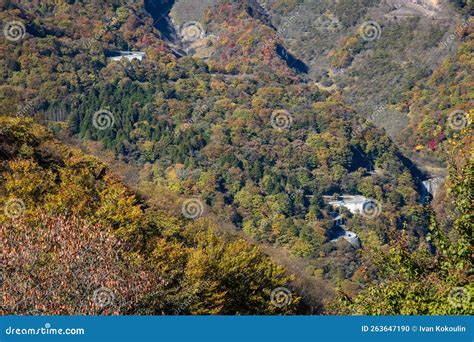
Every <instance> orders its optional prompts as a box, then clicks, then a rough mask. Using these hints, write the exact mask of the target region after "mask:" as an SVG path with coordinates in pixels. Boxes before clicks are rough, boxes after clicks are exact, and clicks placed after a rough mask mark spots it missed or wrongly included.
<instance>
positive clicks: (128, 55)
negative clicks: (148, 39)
mask: <svg viewBox="0 0 474 342" xmlns="http://www.w3.org/2000/svg"><path fill="white" fill-rule="evenodd" d="M114 54H116V55H117V56H111V57H109V60H111V61H120V60H122V59H124V58H125V59H128V60H129V61H131V60H133V59H138V60H139V61H142V60H144V59H145V56H146V54H145V52H139V51H114Z"/></svg>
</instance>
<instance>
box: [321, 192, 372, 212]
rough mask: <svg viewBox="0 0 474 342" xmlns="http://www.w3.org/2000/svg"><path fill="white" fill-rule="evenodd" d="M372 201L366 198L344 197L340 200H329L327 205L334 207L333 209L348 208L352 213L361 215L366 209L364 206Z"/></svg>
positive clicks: (358, 196)
mask: <svg viewBox="0 0 474 342" xmlns="http://www.w3.org/2000/svg"><path fill="white" fill-rule="evenodd" d="M371 201H372V200H370V199H368V198H367V197H365V196H360V195H356V196H352V195H342V196H341V197H340V198H339V199H335V200H328V201H327V203H328V204H329V205H331V206H333V208H340V207H344V208H347V209H348V210H349V211H350V212H351V213H353V214H358V213H361V212H362V211H363V209H364V206H365V205H366V204H367V203H370V202H371Z"/></svg>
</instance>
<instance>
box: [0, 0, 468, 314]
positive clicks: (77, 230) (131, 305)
mask: <svg viewBox="0 0 474 342" xmlns="http://www.w3.org/2000/svg"><path fill="white" fill-rule="evenodd" d="M362 2H364V1H362ZM266 3H267V2H264V4H260V6H257V7H256V2H255V1H250V0H249V1H226V0H222V1H216V2H215V4H214V6H211V7H210V8H209V9H208V10H206V11H203V12H202V13H204V14H203V17H202V19H201V20H202V24H200V26H198V29H199V30H198V31H199V32H198V35H197V36H198V37H199V39H203V40H205V42H203V44H204V45H203V46H205V48H204V47H203V46H197V45H193V44H194V43H195V42H194V41H193V42H192V43H189V42H188V41H189V40H194V38H193V39H190V37H189V35H190V34H191V35H192V34H194V33H193V31H185V33H186V34H185V35H183V34H182V33H181V35H180V37H181V38H177V35H173V34H171V33H170V32H168V33H167V34H165V33H163V32H160V28H161V26H160V25H157V23H156V21H157V20H156V19H155V18H153V16H152V15H151V14H150V13H148V12H147V11H146V10H145V7H146V6H145V4H144V3H143V1H133V2H132V1H118V0H117V1H110V2H104V3H98V2H91V3H89V2H82V1H59V2H45V3H42V4H41V5H37V4H33V3H29V2H28V3H27V2H22V1H18V2H17V1H6V2H5V3H3V4H2V5H0V6H1V9H2V11H1V14H0V16H1V17H0V18H1V20H2V22H8V23H11V27H5V30H4V37H2V39H1V41H0V50H1V53H2V57H3V59H4V60H5V63H2V65H1V66H0V73H1V75H2V77H1V83H0V110H1V114H2V116H1V117H0V123H1V125H0V161H1V164H0V179H1V185H0V204H3V206H4V207H5V208H7V209H8V210H7V209H6V210H5V211H4V212H1V213H0V224H1V226H0V232H1V239H2V241H5V242H4V244H5V245H4V248H3V250H2V255H1V259H0V262H1V266H2V269H3V270H4V271H3V272H4V273H5V274H6V275H7V277H4V279H6V280H5V281H4V282H3V284H2V287H4V289H3V290H2V291H3V292H4V293H6V295H4V297H3V302H2V304H1V310H2V311H1V313H2V314H15V313H46V312H49V313H55V314H74V313H75V314H77V313H86V314H94V313H100V314H294V313H328V312H331V313H343V314H346V313H348V314H361V313H362V314H469V313H472V311H473V310H472V302H470V301H469V300H467V301H465V300H464V301H462V302H461V304H459V303H458V302H456V305H452V300H451V298H452V297H453V291H454V290H453V289H461V290H459V291H461V297H462V296H464V297H463V298H471V297H472V295H473V293H472V292H473V289H472V286H470V285H469V283H472V278H471V277H472V275H471V273H470V271H471V266H472V263H471V262H472V260H471V257H472V249H471V246H472V231H471V230H472V228H471V227H470V225H471V223H472V207H471V205H472V196H471V189H472V160H470V159H469V154H470V148H472V129H471V128H472V102H473V99H474V94H473V91H472V89H473V87H472V82H473V81H472V74H473V73H472V69H473V59H472V58H473V57H472V49H473V44H472V34H473V31H472V28H473V24H472V21H465V23H464V24H462V25H461V26H460V27H459V29H457V30H456V37H455V38H453V39H457V40H459V44H458V46H457V47H456V51H455V52H454V53H453V54H452V55H450V56H448V58H446V59H445V60H444V62H443V63H442V64H441V65H440V66H439V67H437V68H436V69H435V71H434V72H432V73H431V72H430V71H426V72H425V70H419V71H420V72H417V73H414V72H413V73H411V72H412V71H413V70H414V68H415V69H416V67H414V66H407V69H404V70H402V71H401V72H402V73H403V75H404V77H405V76H407V75H408V74H409V76H407V77H406V78H405V79H404V81H403V82H399V83H398V85H399V87H398V88H397V90H396V92H394V93H393V94H394V97H393V99H392V100H391V104H390V105H391V106H392V107H393V108H392V107H391V109H396V110H399V111H407V112H408V121H407V125H406V126H405V127H404V129H403V130H400V131H399V132H397V134H398V135H397V136H396V137H394V140H392V139H391V138H390V137H389V136H388V135H387V132H386V131H384V130H383V129H381V128H378V127H376V126H375V125H374V124H373V123H371V122H370V121H367V120H366V119H365V118H366V117H367V113H362V112H360V106H358V103H357V102H364V101H365V100H364V97H370V94H368V93H363V91H364V89H365V88H364V87H365V85H366V83H361V85H363V86H361V87H360V88H358V89H356V91H353V92H351V96H354V98H356V99H357V101H356V102H352V101H348V97H347V93H344V92H341V91H331V90H328V89H326V87H324V85H322V84H321V83H324V80H319V81H320V82H316V83H315V82H314V81H312V80H311V79H310V77H311V75H308V74H306V73H301V70H299V68H295V63H303V62H302V61H303V60H304V53H302V55H301V56H297V55H296V54H295V56H296V57H295V56H293V55H291V53H290V52H289V50H286V49H285V47H284V44H285V39H286V37H285V34H284V33H283V34H282V31H281V29H278V28H277V27H274V26H273V24H272V21H271V20H270V19H269V17H270V15H271V14H272V13H277V14H278V17H277V19H278V20H283V19H284V17H285V15H286V16H291V14H290V13H291V11H292V10H294V8H295V6H296V5H298V4H299V3H302V1H299V2H298V1H292V2H281V1H276V2H272V3H270V4H268V6H272V7H271V11H266V9H265V8H266V6H267V5H265V4H266ZM346 3H347V2H341V3H340V4H338V6H336V7H337V8H335V9H334V13H335V15H337V16H338V17H339V18H341V25H343V27H345V29H346V30H347V32H352V33H350V34H349V36H350V35H352V36H354V35H355V33H354V32H353V28H354V27H356V26H357V24H358V23H359V21H360V20H363V18H364V16H365V15H366V13H365V12H360V13H359V12H357V13H358V14H357V15H356V16H354V17H352V19H351V18H349V17H348V16H347V15H346V14H347V13H346V12H348V11H349V12H350V13H352V11H353V9H352V7H351V6H350V5H349V4H346ZM344 4H346V5H347V7H344ZM367 5H370V6H377V5H378V2H376V1H371V2H370V4H367ZM262 6H263V7H262ZM458 6H459V7H460V9H458V10H459V11H462V12H456V13H459V16H466V15H467V13H469V11H470V9H471V7H472V4H471V3H469V1H468V2H459V4H458ZM451 10H452V11H456V9H455V8H454V7H453V8H451V9H450V11H451ZM282 18H283V19H282ZM158 20H160V18H158ZM351 20H353V22H352V21H351ZM169 22H172V21H171V20H170V21H167V22H166V24H167V25H168V24H169ZM277 24H278V23H276V25H277ZM423 25H424V24H423V21H421V22H417V21H416V20H414V21H408V22H404V23H402V24H396V25H395V24H394V26H393V27H386V30H385V31H384V34H393V35H398V34H400V32H405V31H406V32H412V31H417V30H418V31H417V32H420V31H419V29H420V27H423ZM183 27H185V26H183ZM204 27H205V28H206V30H207V31H209V32H212V35H213V36H212V37H210V34H207V33H206V32H204ZM429 27H430V30H431V31H430V32H431V34H430V35H429V36H430V37H431V38H432V39H433V40H439V39H440V37H442V36H443V34H444V31H442V30H440V29H438V31H439V32H438V31H436V29H435V28H434V26H433V27H432V25H431V24H430V26H429ZM391 30H392V31H391ZM435 31H436V32H435ZM186 35H187V36H186ZM175 36H176V37H175ZM201 36H204V38H203V37H201ZM214 36H215V37H214ZM356 36H357V35H356ZM3 38H5V39H3ZM8 38H9V39H8ZM211 38H212V39H211ZM353 38H354V37H352V38H351V37H349V38H347V39H344V40H341V41H339V42H338V43H340V44H341V45H340V46H338V47H334V49H332V50H328V51H327V56H326V57H327V58H328V60H330V61H331V63H333V65H332V66H333V67H335V68H348V67H349V65H350V64H351V63H352V60H353V59H354V58H357V56H356V55H357V54H358V53H362V50H364V49H373V50H372V52H373V53H375V54H379V53H382V52H381V51H384V49H388V48H387V47H386V46H384V43H383V42H378V43H374V44H373V45H370V44H369V45H367V44H366V43H362V42H361V41H360V38H357V39H355V38H354V39H353ZM171 39H175V41H173V42H171V41H170V40H171ZM178 39H181V41H178ZM186 39H187V40H186ZM417 39H423V37H418V36H417ZM431 43H433V42H426V44H431ZM178 44H179V46H178ZM361 44H362V45H361ZM393 48H394V49H396V48H397V47H396V46H394V47H393ZM205 49H210V51H211V52H210V53H208V54H207V55H206V56H205V58H204V57H203V55H202V54H203V53H204V52H203V51H204V50H205ZM195 50H197V52H196V51H195ZM119 51H134V52H142V53H144V56H145V58H144V59H143V60H139V59H131V60H128V59H126V58H124V59H121V60H118V61H117V60H114V58H111V57H114V56H117V54H119ZM205 51H206V52H207V50H205ZM386 51H388V50H386ZM445 52H446V53H447V51H445ZM290 55H291V56H290ZM384 56H385V57H384ZM387 56H388V57H387ZM290 57H291V58H290ZM298 57H301V58H302V60H298V59H297V58H298ZM379 57H380V58H381V59H384V60H385V61H387V60H388V61H389V62H390V61H392V60H393V61H395V59H396V58H399V56H398V55H396V54H390V55H389V54H387V55H380V56H379ZM292 58H293V59H292ZM390 58H391V59H390ZM381 59H377V60H378V61H380V60H381ZM289 61H290V62H289ZM291 61H293V62H291ZM398 62H400V61H398V60H397V63H398ZM354 70H355V71H354V72H360V73H361V74H359V75H358V76H357V77H359V78H360V79H359V81H360V82H370V81H371V80H370V75H371V73H370V72H366V71H367V70H366V71H363V70H362V69H360V70H359V69H354ZM361 70H362V71H361ZM407 70H408V71H407ZM379 71H380V70H379ZM398 72H400V70H399V71H398ZM382 73H383V72H382ZM347 75H350V74H349V73H348V74H346V76H347ZM346 76H345V77H346ZM352 76H354V75H352ZM354 80H356V78H354ZM321 81H322V82H321ZM376 81H377V82H381V84H382V83H384V80H380V79H377V80H376ZM374 82H375V81H374ZM377 84H378V83H377ZM374 90H376V89H374ZM385 90H386V89H385V88H384V90H383V91H385ZM383 91H382V90H380V93H382V92H383ZM359 92H361V93H359ZM370 98H372V97H370ZM453 113H457V114H455V115H458V116H459V115H460V116H459V117H458V116H456V117H454V116H453ZM459 120H460V121H459ZM459 122H460V124H459ZM456 124H457V125H456ZM61 140H62V141H61ZM78 141H79V143H78ZM433 141H434V143H433ZM97 143H98V144H97ZM77 144H79V145H80V146H81V147H82V148H83V149H87V150H88V151H89V152H90V153H91V154H96V155H98V156H99V157H101V158H102V159H103V157H104V155H107V156H110V155H111V156H112V157H111V159H114V163H117V164H118V165H120V167H122V168H123V169H126V168H129V169H131V170H132V171H131V172H130V174H131V176H124V177H125V179H124V180H123V179H120V178H119V177H118V176H116V175H115V174H114V173H113V172H111V171H110V169H109V168H108V167H107V166H106V165H105V164H104V163H103V162H101V161H99V159H96V158H94V157H91V156H89V155H87V154H84V153H83V152H80V151H79V150H77V149H75V148H71V147H68V146H67V145H77ZM456 151H457V152H458V153H459V154H458V155H457V154H456ZM412 155H413V156H414V157H415V158H419V159H425V160H428V161H430V162H436V163H441V164H442V165H444V164H447V165H449V177H448V180H447V181H446V182H445V185H444V187H443V192H442V194H441V195H440V196H441V197H439V198H438V199H435V200H434V201H436V200H437V201H443V200H444V201H445V202H446V203H450V205H445V206H443V207H442V208H440V206H439V205H438V206H436V204H437V203H439V202H433V205H430V201H431V199H432V198H431V196H428V197H429V199H428V201H427V200H426V192H423V189H424V187H423V184H422V181H423V180H425V179H426V177H425V175H424V174H423V172H422V171H420V169H419V167H418V166H417V165H416V164H414V163H412V162H411V161H410V160H409V159H408V158H407V156H408V157H410V158H411V157H412ZM443 163H444V164H443ZM437 165H438V164H437ZM124 183H129V184H133V185H134V189H131V188H130V187H128V186H127V185H125V184H124ZM341 195H352V196H359V197H360V198H364V199H370V203H371V204H373V205H374V207H372V208H371V209H372V210H373V211H371V212H370V213H369V214H365V215H361V214H360V213H354V212H353V211H351V210H348V209H347V208H344V207H339V208H335V207H334V205H332V204H331V200H332V201H335V200H339V199H341V198H343V197H341ZM440 198H441V199H440ZM328 199H329V200H328ZM335 217H338V218H339V220H342V221H343V223H342V224H339V223H337V222H339V221H336V219H335ZM448 218H449V219H448ZM341 230H342V232H343V233H344V231H345V230H347V231H350V232H351V233H352V234H356V236H357V239H358V242H359V243H358V244H353V243H349V242H348V241H347V240H346V239H342V238H338V237H340V236H341ZM78 238H79V239H81V241H82V240H83V241H87V242H90V243H87V244H86V243H80V244H74V243H73V241H75V240H76V239H78ZM19 245H21V246H22V248H20V249H18V246H19ZM74 256H77V258H74ZM97 259H98V261H97V262H94V263H93V264H91V260H97ZM271 259H273V260H271ZM278 264H281V265H283V266H279V265H278ZM293 266H294V267H293ZM453 268H454V269H455V270H456V271H452V270H453ZM78 269H79V270H81V272H77V270H78ZM101 269H106V270H107V272H106V274H103V273H101ZM26 270H29V271H26ZM59 270H61V271H59ZM420 270H423V271H422V272H421V271H420ZM32 274H39V276H36V277H35V278H34V279H33V280H32ZM63 275H66V279H65V280H60V279H61V277H62V276H63ZM138 279H140V281H138ZM138 283H139V284H138ZM16 284H24V286H20V287H17V286H16ZM135 284H137V285H135ZM315 284H317V285H315ZM317 286H320V287H324V288H325V289H324V290H318V289H317ZM76 288H77V289H79V290H78V291H77V293H76V295H75V296H72V297H71V296H70V293H71V291H73V289H76ZM280 288H285V289H287V290H288V289H290V290H288V292H284V294H285V296H284V298H285V299H288V300H287V302H286V303H285V305H274V301H272V300H271V298H273V297H274V293H273V291H274V290H275V289H280ZM94 291H99V292H94ZM290 292H291V294H290V295H289V293H290ZM323 292H324V294H323ZM94 293H95V294H96V297H98V296H100V298H102V299H103V300H102V302H103V301H104V300H105V302H106V304H107V305H105V306H103V305H97V301H94ZM31 297H42V298H43V301H40V302H37V303H32V302H31V301H30V300H29V299H28V298H31ZM290 297H291V298H290ZM84 299H86V300H85V301H84ZM289 299H291V300H289ZM111 301H113V302H114V303H115V304H114V305H109V304H110V302H111ZM52 302H55V303H57V305H54V307H52V306H51V305H50V303H52ZM99 302H100V301H99ZM183 303H185V305H184V304H183Z"/></svg>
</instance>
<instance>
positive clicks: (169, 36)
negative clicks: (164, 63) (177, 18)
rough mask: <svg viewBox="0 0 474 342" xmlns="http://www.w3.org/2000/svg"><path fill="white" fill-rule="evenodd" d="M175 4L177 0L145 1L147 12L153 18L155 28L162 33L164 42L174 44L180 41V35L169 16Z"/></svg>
mask: <svg viewBox="0 0 474 342" xmlns="http://www.w3.org/2000/svg"><path fill="white" fill-rule="evenodd" d="M174 4H175V0H145V10H146V11H147V12H148V13H149V14H150V15H151V17H152V18H153V26H154V27H155V28H156V29H157V30H158V31H160V32H161V34H162V35H163V38H164V40H166V41H168V42H172V43H176V41H177V40H178V34H177V32H176V30H175V28H174V25H173V23H172V22H171V18H170V16H169V13H170V11H171V10H172V9H173V6H174Z"/></svg>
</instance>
